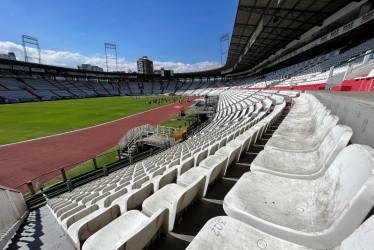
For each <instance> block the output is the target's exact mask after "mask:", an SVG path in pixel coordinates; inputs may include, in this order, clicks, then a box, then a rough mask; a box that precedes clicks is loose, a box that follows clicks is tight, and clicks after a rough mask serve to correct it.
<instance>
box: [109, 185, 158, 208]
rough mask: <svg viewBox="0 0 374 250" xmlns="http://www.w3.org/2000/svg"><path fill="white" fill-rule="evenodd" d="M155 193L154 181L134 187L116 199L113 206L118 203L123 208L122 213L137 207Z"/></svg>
mask: <svg viewBox="0 0 374 250" xmlns="http://www.w3.org/2000/svg"><path fill="white" fill-rule="evenodd" d="M152 193H153V183H148V184H147V185H145V186H143V187H141V188H139V189H133V190H131V191H129V192H128V193H126V194H124V195H122V196H120V197H119V198H117V199H115V200H114V201H113V202H112V203H111V206H114V205H118V206H119V207H120V208H121V213H124V212H126V211H128V210H130V209H135V208H136V207H138V206H140V204H142V202H143V201H144V200H145V199H146V198H147V197H149V196H150V195H151V194H152Z"/></svg>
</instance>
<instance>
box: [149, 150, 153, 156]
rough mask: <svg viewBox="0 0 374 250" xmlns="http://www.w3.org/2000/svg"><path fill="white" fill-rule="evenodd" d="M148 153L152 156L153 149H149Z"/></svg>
mask: <svg viewBox="0 0 374 250" xmlns="http://www.w3.org/2000/svg"><path fill="white" fill-rule="evenodd" d="M149 153H150V155H151V156H152V155H153V148H151V149H150V150H149Z"/></svg>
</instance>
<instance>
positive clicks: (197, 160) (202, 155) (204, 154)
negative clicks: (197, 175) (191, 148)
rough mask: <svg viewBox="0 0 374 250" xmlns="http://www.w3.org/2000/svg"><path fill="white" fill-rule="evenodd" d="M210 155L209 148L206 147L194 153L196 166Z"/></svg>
mask: <svg viewBox="0 0 374 250" xmlns="http://www.w3.org/2000/svg"><path fill="white" fill-rule="evenodd" d="M207 155H208V148H205V149H203V150H201V151H200V152H198V153H196V154H195V155H194V158H195V162H194V167H196V166H197V165H199V163H200V162H201V161H202V160H204V159H205V158H206V157H207Z"/></svg>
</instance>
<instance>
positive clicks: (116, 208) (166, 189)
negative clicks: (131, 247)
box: [48, 91, 284, 248]
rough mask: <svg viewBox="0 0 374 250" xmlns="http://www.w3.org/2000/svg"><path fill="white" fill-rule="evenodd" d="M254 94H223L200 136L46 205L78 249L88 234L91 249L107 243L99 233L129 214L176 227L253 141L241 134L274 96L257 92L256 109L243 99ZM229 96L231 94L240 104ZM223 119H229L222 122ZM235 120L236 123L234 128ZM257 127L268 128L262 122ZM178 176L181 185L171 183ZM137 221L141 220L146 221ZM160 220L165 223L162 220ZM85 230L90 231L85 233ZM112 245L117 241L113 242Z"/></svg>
mask: <svg viewBox="0 0 374 250" xmlns="http://www.w3.org/2000/svg"><path fill="white" fill-rule="evenodd" d="M252 94H254V92H249V91H247V92H238V93H235V92H231V93H229V94H227V97H225V98H222V99H221V100H225V101H221V102H220V105H219V106H220V109H221V110H220V111H219V112H217V115H216V118H215V119H214V122H213V123H212V124H215V125H214V126H210V127H209V128H208V127H207V128H205V129H204V130H203V131H202V134H201V135H199V136H195V137H194V138H191V139H189V140H187V141H185V142H183V143H180V144H178V145H176V146H174V147H172V148H170V149H169V150H167V151H165V152H164V153H162V154H160V155H157V156H154V157H152V158H151V159H147V160H144V161H142V162H141V163H137V164H134V165H132V166H131V167H129V168H127V169H125V170H121V171H119V172H118V173H115V174H113V175H111V176H109V177H107V178H102V179H100V180H98V181H95V182H92V183H90V184H89V185H85V186H83V187H81V188H77V189H75V190H74V191H73V192H71V193H69V194H65V195H62V196H60V197H59V198H57V199H52V200H50V201H49V202H48V204H49V205H48V206H49V207H50V209H51V211H52V212H53V213H54V215H55V216H56V218H57V219H58V221H59V222H60V224H61V225H62V227H63V228H64V230H66V232H67V234H68V235H69V237H70V238H71V240H72V242H74V245H75V246H76V247H77V248H79V247H80V245H81V244H82V242H84V241H85V240H86V239H87V238H88V240H87V242H86V243H85V244H84V246H86V247H87V248H88V247H89V246H90V245H91V243H90V242H91V241H94V243H92V245H91V246H97V244H98V243H97V242H95V239H96V240H97V238H98V237H99V238H100V239H101V240H99V241H103V238H105V237H102V236H95V235H100V234H104V235H105V234H106V233H109V234H111V233H110V232H111V231H112V230H114V229H112V227H115V226H112V225H116V224H118V222H115V221H116V220H117V219H116V218H117V217H118V216H120V218H118V219H119V220H121V221H122V220H126V219H125V218H127V219H128V220H133V217H134V216H135V217H136V216H140V217H142V218H143V219H144V220H146V221H148V222H149V223H150V224H152V221H154V220H156V221H159V220H165V223H166V225H167V227H166V228H168V229H169V230H172V228H173V225H174V221H175V218H176V216H177V214H178V213H179V212H180V211H182V210H183V209H184V208H186V207H187V205H188V204H189V203H190V202H192V201H193V200H194V199H195V197H196V196H197V197H202V196H204V194H205V192H206V189H207V187H208V184H209V183H211V182H212V181H213V180H214V179H215V178H217V177H218V176H219V175H220V176H222V175H224V173H225V170H226V168H227V167H228V166H229V165H230V164H231V163H232V162H234V161H236V160H237V159H238V157H239V154H240V153H242V152H243V151H244V149H243V146H244V147H245V148H247V147H248V145H249V140H248V139H244V140H243V138H239V137H238V136H239V134H241V133H243V132H244V131H246V130H248V128H249V127H250V126H252V125H254V124H255V123H257V122H258V121H260V118H262V117H263V116H265V114H266V112H267V110H269V109H270V106H271V105H272V101H271V100H270V99H268V98H267V97H265V96H270V95H271V94H266V93H264V94H262V95H254V97H256V98H253V101H256V102H257V103H256V107H254V106H253V105H252V102H250V103H248V102H245V101H244V100H246V98H247V97H249V96H250V95H252ZM224 96H225V95H224ZM228 96H232V97H233V100H236V103H235V102H233V101H231V100H230V99H229V98H228ZM274 98H275V100H277V101H278V102H279V103H280V108H282V107H284V101H283V99H282V98H281V97H274ZM260 100H261V101H260ZM231 105H232V106H231ZM262 109H265V110H262ZM229 112H231V113H229ZM273 114H274V115H275V114H276V113H273ZM222 117H225V118H226V117H227V119H226V120H225V121H222V119H221V118H222ZM233 124H237V125H238V126H235V127H234V128H235V129H233V128H231V125H233ZM261 124H262V123H261ZM239 125H240V126H239ZM256 126H257V125H256ZM256 126H254V127H256ZM257 127H258V126H257ZM257 127H256V128H257ZM259 128H264V126H263V125H261V126H260V127H259ZM235 137H238V139H237V140H236V139H235V140H234V138H235ZM210 138H215V139H214V140H212V139H210ZM226 144H227V145H226ZM212 164H213V165H212ZM196 174H198V175H200V177H199V178H196V179H195V180H193V182H192V183H190V180H191V179H190V178H191V176H195V175H196ZM176 179H177V184H168V183H170V182H173V181H175V180H176ZM166 194H167V195H166ZM172 194H173V195H172ZM147 197H148V198H147ZM143 201H144V202H143ZM156 201H157V202H156ZM140 204H143V213H142V214H143V215H142V216H141V215H140V214H139V213H141V212H134V211H131V212H128V210H130V209H134V208H137V207H138V206H140ZM170 204H172V205H170ZM167 205H169V206H167ZM164 206H167V207H168V210H167V212H166V211H164V210H162V209H161V208H162V207H164ZM130 214H131V216H130ZM167 214H168V216H167ZM156 215H157V216H156ZM144 216H148V217H147V218H146V217H144ZM165 216H166V218H167V220H166V219H165ZM161 218H164V219H161ZM111 221H113V224H112V223H110V224H109V225H108V226H106V227H104V228H103V230H100V231H99V232H97V233H96V234H95V232H96V231H98V229H100V228H102V227H103V226H104V225H106V224H108V223H109V222H111ZM135 221H138V222H139V223H141V221H142V220H135ZM134 223H135V222H134ZM160 224H162V223H158V225H160ZM95 225H97V226H95ZM152 225H153V224H152ZM138 226H139V225H138ZM87 230H88V231H89V232H86V231H87ZM124 233H126V232H124ZM92 234H93V235H92ZM126 234H127V233H126ZM91 235H92V236H91ZM89 236H91V237H89ZM103 244H104V243H103ZM109 244H114V243H113V241H110V243H109ZM118 244H119V243H118ZM121 244H122V243H121Z"/></svg>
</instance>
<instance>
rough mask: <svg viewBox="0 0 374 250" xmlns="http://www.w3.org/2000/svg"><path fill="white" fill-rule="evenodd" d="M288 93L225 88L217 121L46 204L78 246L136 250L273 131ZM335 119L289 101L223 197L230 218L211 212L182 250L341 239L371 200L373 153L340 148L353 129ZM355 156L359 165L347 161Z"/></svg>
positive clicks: (316, 244) (307, 98)
mask: <svg viewBox="0 0 374 250" xmlns="http://www.w3.org/2000/svg"><path fill="white" fill-rule="evenodd" d="M287 93H288V94H290V95H294V93H292V92H287V91H283V92H280V93H278V94H275V91H262V92H256V91H236V90H230V91H224V92H222V93H221V94H220V99H219V103H218V107H217V113H216V115H215V117H214V119H213V121H212V122H211V123H210V124H209V125H208V126H207V127H205V128H204V129H203V130H202V131H201V132H200V133H199V134H197V135H195V136H194V137H192V138H190V139H188V140H186V141H185V142H183V143H180V144H177V145H175V146H173V147H171V148H169V149H168V150H166V151H164V152H163V153H161V154H158V155H155V156H153V157H151V158H148V159H145V160H143V161H141V162H138V163H136V164H133V165H131V166H130V167H128V168H126V169H123V170H119V171H117V172H115V173H113V174H111V175H109V176H108V177H104V178H101V179H99V180H96V181H93V182H91V183H89V184H86V185H84V186H82V187H79V188H76V189H75V190H73V191H72V192H71V193H67V194H64V195H61V196H60V197H58V198H54V199H51V200H49V201H48V207H49V208H50V209H51V211H52V213H53V214H54V215H55V217H56V219H57V221H58V222H59V223H60V225H61V226H62V228H63V229H64V230H65V231H66V233H67V235H68V236H69V238H70V239H71V241H72V242H73V244H74V246H75V247H76V248H80V247H83V249H97V248H103V249H106V248H109V247H115V248H119V247H121V246H122V247H123V248H125V249H141V248H143V247H144V246H146V245H147V244H148V243H149V242H151V241H152V239H154V238H155V237H157V235H158V233H163V234H167V233H168V232H169V231H172V230H173V228H174V225H175V222H176V220H177V219H178V217H179V216H180V214H181V213H182V212H183V211H184V210H185V209H187V208H188V207H189V206H190V205H191V204H193V203H194V200H196V199H201V198H203V197H204V196H205V195H206V193H207V191H208V189H209V187H210V185H211V184H212V183H214V182H215V180H216V179H218V178H221V177H224V176H225V175H226V172H227V169H228V168H229V167H230V166H231V165H232V164H234V163H235V162H237V161H238V160H239V158H240V156H241V155H242V154H243V153H244V152H246V151H247V150H248V149H249V148H250V147H251V145H253V144H254V143H255V142H256V141H257V140H258V138H261V136H262V135H263V134H264V133H265V131H269V130H270V129H269V128H270V127H271V126H272V125H273V124H275V123H276V122H277V119H278V118H279V117H280V115H281V114H282V111H283V109H284V108H285V101H284V99H283V97H282V96H281V95H279V94H287ZM271 108H273V110H272V112H271V113H269V112H270V110H271ZM337 121H338V117H336V116H334V115H330V111H329V110H327V109H326V108H325V107H324V105H322V103H320V102H319V101H318V100H317V99H316V98H315V97H313V96H312V95H309V94H302V95H301V96H300V97H299V98H295V99H294V106H293V107H292V109H291V111H290V112H289V114H288V115H287V116H286V118H284V119H283V121H282V122H281V123H280V125H279V127H278V129H277V130H276V131H275V132H274V134H273V137H272V138H271V139H269V140H268V142H267V144H266V145H265V150H263V151H261V152H260V153H259V154H258V155H257V157H256V158H255V160H254V161H253V162H252V164H251V172H248V173H246V174H244V175H243V176H242V177H241V178H240V179H239V181H238V182H237V183H236V184H235V186H234V187H233V188H232V189H231V190H230V191H229V193H228V194H227V195H226V197H225V199H224V203H223V204H224V205H223V208H224V210H225V212H226V214H227V215H228V216H229V217H222V216H221V217H217V218H213V219H211V220H210V221H209V222H208V223H207V224H206V225H205V226H204V227H203V228H202V229H201V231H200V232H199V233H198V235H197V236H196V237H195V238H194V240H193V241H192V242H191V244H190V246H189V247H188V249H215V248H218V247H219V246H220V247H222V246H224V247H225V248H227V249H228V248H235V249H239V248H241V249H248V248H250V247H251V246H257V247H259V248H264V247H270V248H281V249H291V248H294V249H306V247H310V248H328V247H329V248H330V247H334V246H336V245H338V244H340V243H341V242H342V241H343V240H344V238H346V237H348V236H349V234H351V233H352V232H353V230H354V229H355V228H357V227H358V226H359V225H360V223H361V222H362V220H363V219H364V218H365V216H366V215H367V214H368V212H369V210H370V208H371V207H372V205H373V199H372V197H374V196H373V194H372V192H370V189H372V183H371V182H372V177H371V172H372V168H373V162H374V152H373V149H371V148H369V147H367V146H362V145H350V146H348V147H346V145H347V144H348V142H349V139H350V137H351V135H352V130H351V129H350V128H349V127H347V126H344V125H336V124H337ZM355 162H358V163H359V166H358V167H359V168H360V169H361V168H362V170H360V171H357V166H356V167H355V168H352V165H353V164H354V163H355ZM356 172H358V173H356ZM370 221H372V220H368V221H367V222H366V223H364V224H363V225H362V226H361V227H364V226H367V225H368V224H369V223H370ZM123 225H127V226H126V227H123ZM373 226H374V225H373V222H371V223H370V224H369V227H370V228H373ZM362 235H364V239H366V240H367V238H368V237H369V236H366V235H365V234H362V233H354V234H353V235H352V236H350V237H349V238H348V239H347V240H345V241H344V242H343V243H342V245H341V246H342V248H343V246H347V245H348V246H351V245H352V244H357V239H359V237H363V236H362ZM217 236H219V237H218V238H217ZM233 236H237V237H239V238H235V237H233ZM233 239H235V240H233ZM347 242H349V243H347ZM280 246H281V247H280ZM346 249H348V248H346Z"/></svg>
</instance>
